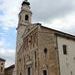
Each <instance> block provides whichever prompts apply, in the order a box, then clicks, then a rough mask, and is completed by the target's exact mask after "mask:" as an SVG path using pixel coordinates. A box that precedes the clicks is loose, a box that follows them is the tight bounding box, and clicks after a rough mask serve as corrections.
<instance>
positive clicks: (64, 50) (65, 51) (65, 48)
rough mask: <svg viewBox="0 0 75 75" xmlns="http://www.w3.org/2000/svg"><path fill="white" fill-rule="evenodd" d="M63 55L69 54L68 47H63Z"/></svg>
mask: <svg viewBox="0 0 75 75" xmlns="http://www.w3.org/2000/svg"><path fill="white" fill-rule="evenodd" d="M63 54H65V55H66V54H67V46H66V45H63Z"/></svg>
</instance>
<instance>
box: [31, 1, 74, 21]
mask: <svg viewBox="0 0 75 75" xmlns="http://www.w3.org/2000/svg"><path fill="white" fill-rule="evenodd" d="M30 2H31V8H32V12H33V19H34V20H35V21H44V22H45V21H46V20H48V19H52V18H54V17H62V16H64V15H66V14H67V13H70V12H71V11H73V10H75V8H74V6H75V1H74V0H31V1H30Z"/></svg>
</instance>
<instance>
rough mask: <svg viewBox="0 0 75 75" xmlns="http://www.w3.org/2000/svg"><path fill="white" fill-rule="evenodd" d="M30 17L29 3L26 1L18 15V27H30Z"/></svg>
mask: <svg viewBox="0 0 75 75" xmlns="http://www.w3.org/2000/svg"><path fill="white" fill-rule="evenodd" d="M31 16H32V12H31V10H30V3H29V2H28V1H27V0H24V1H23V3H22V7H21V11H20V13H19V25H30V24H31Z"/></svg>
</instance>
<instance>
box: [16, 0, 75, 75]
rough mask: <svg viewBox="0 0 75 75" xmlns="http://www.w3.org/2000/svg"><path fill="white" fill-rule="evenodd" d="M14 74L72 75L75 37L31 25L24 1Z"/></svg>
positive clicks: (28, 4)
mask: <svg viewBox="0 0 75 75" xmlns="http://www.w3.org/2000/svg"><path fill="white" fill-rule="evenodd" d="M36 10H37V9H36ZM38 10H39V9H38ZM35 17H36V16H35ZM16 75H75V36H74V35H71V34H67V33H64V32H61V31H58V30H54V29H51V28H47V27H44V26H42V25H41V24H40V23H34V24H32V12H31V10H30V3H29V2H28V1H27V0H24V1H23V3H22V7H21V11H20V13H19V22H18V27H17V42H16Z"/></svg>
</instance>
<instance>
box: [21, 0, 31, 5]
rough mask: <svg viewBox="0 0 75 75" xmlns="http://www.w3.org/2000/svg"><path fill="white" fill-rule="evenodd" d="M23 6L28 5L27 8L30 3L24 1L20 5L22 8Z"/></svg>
mask: <svg viewBox="0 0 75 75" xmlns="http://www.w3.org/2000/svg"><path fill="white" fill-rule="evenodd" d="M23 5H28V6H29V5H30V3H29V2H28V0H24V1H23V3H22V6H23Z"/></svg>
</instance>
